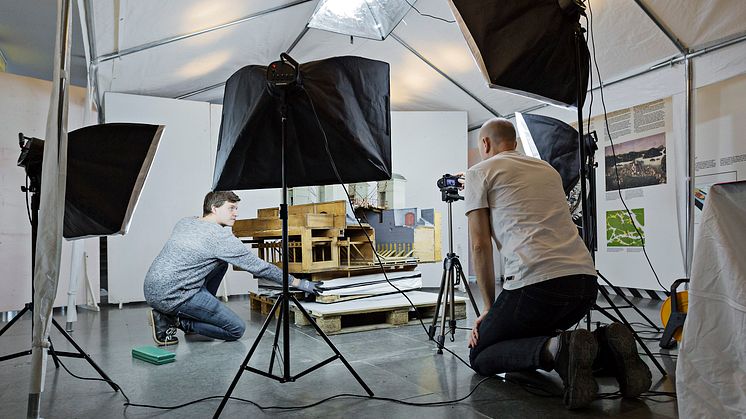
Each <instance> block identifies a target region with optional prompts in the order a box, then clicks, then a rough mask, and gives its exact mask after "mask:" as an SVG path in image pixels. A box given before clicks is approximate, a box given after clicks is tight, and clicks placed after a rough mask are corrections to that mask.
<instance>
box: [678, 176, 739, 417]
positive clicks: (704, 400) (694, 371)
mask: <svg viewBox="0 0 746 419" xmlns="http://www.w3.org/2000/svg"><path fill="white" fill-rule="evenodd" d="M744 248H746V182H738V183H734V184H729V185H715V186H713V187H712V188H710V191H709V193H708V195H707V200H706V201H705V208H704V211H703V212H702V222H701V225H700V230H699V237H698V241H697V250H696V253H695V256H694V267H693V270H692V278H691V284H690V286H689V307H688V314H687V319H686V322H685V323H684V339H683V342H682V346H681V349H680V350H679V359H678V363H677V365H676V392H677V395H678V403H679V415H680V416H681V417H682V418H732V417H743V415H744V412H746V345H745V344H744V343H745V342H746V328H745V327H744V325H746V261H744V259H743V249H744Z"/></svg>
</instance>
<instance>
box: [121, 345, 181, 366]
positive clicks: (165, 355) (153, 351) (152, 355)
mask: <svg viewBox="0 0 746 419" xmlns="http://www.w3.org/2000/svg"><path fill="white" fill-rule="evenodd" d="M132 357H133V358H136V359H139V360H142V361H146V362H150V363H151V364H155V365H162V364H168V363H170V362H174V361H175V360H176V354H175V353H173V352H169V351H166V350H163V349H161V348H156V347H155V346H140V347H138V348H132Z"/></svg>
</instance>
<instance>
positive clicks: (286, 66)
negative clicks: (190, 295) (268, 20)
mask: <svg viewBox="0 0 746 419" xmlns="http://www.w3.org/2000/svg"><path fill="white" fill-rule="evenodd" d="M280 58H281V60H280V61H276V62H274V63H272V64H270V65H269V67H267V81H268V82H269V84H270V86H271V87H274V88H277V90H278V91H279V95H280V98H281V105H280V119H281V135H280V137H281V138H280V140H281V148H282V150H281V162H282V163H281V178H282V204H281V205H280V219H281V220H282V294H281V295H280V296H279V297H278V298H277V301H275V303H274V305H273V306H272V309H271V310H270V312H269V314H267V318H266V320H264V324H263V325H262V328H261V330H260V331H259V334H258V335H257V337H256V339H255V340H254V343H253V344H252V345H251V349H250V350H249V353H248V354H247V355H246V358H244V360H243V362H242V363H241V367H240V368H239V369H238V372H237V373H236V376H235V377H234V378H233V381H232V382H231V385H230V387H228V391H227V392H226V393H225V395H224V396H223V399H222V400H221V402H220V406H218V409H217V410H216V411H215V414H214V415H213V418H217V417H219V416H220V413H221V412H222V411H223V409H224V408H225V404H226V403H227V402H228V399H229V398H230V396H231V394H232V393H233V390H234V389H235V387H236V384H238V380H239V379H240V378H241V375H242V374H243V372H244V371H249V372H253V373H254V374H258V375H261V376H263V377H267V378H271V379H273V380H277V381H279V382H280V383H287V382H293V381H295V380H297V379H298V378H300V377H302V376H304V375H306V374H308V373H310V372H312V371H315V370H317V369H319V368H321V367H323V366H324V365H326V364H328V363H330V362H332V361H334V360H336V359H339V360H340V361H342V363H343V364H344V366H345V367H346V368H347V370H348V371H350V373H351V374H352V375H353V377H355V380H357V382H358V383H359V384H360V386H361V387H363V389H364V390H365V392H366V393H368V395H369V396H373V391H371V389H370V388H369V387H368V386H367V385H366V384H365V382H364V381H363V379H362V378H360V376H359V375H358V374H357V372H356V371H355V369H354V368H352V366H351V365H350V363H349V362H347V360H346V359H345V357H344V356H343V355H342V353H341V352H339V350H338V349H337V348H336V347H335V346H334V344H333V343H332V341H331V340H329V337H328V336H326V334H325V333H324V331H322V330H321V328H320V327H319V326H318V325H317V324H316V321H315V320H314V319H313V317H311V315H310V314H308V312H307V311H306V310H305V309H304V308H303V306H302V305H301V304H300V303H299V302H298V300H297V299H296V298H295V296H293V295H292V294H290V289H289V273H288V257H287V255H288V254H289V250H288V247H289V245H288V207H287V192H288V191H287V189H288V186H287V179H286V176H285V174H286V173H285V169H286V166H285V156H286V151H287V150H286V146H287V116H288V112H287V111H288V103H287V90H288V89H289V88H290V87H292V86H295V85H297V84H298V83H299V79H300V77H299V71H298V67H299V66H298V63H297V62H296V61H295V60H293V59H292V58H291V57H290V56H289V55H287V54H285V53H283V54H281V55H280ZM290 302H292V303H293V304H294V305H295V307H296V308H297V309H298V311H300V313H301V314H302V315H303V317H305V318H306V320H307V321H308V322H309V323H310V324H311V326H313V328H314V329H316V333H318V334H319V336H321V338H322V339H323V340H324V342H326V344H327V346H329V348H331V350H332V351H333V352H334V355H333V356H331V357H329V358H327V359H325V360H323V361H321V362H319V363H318V364H316V365H313V366H311V367H309V368H307V369H305V370H303V371H302V372H300V373H298V374H296V375H292V374H291V373H290ZM278 310H279V311H280V314H279V317H278V319H277V326H276V329H275V338H274V342H273V344H272V355H271V357H270V364H269V370H268V371H262V370H259V369H256V368H254V367H251V366H249V361H250V360H251V357H252V356H253V355H254V352H255V351H256V349H257V347H258V346H259V342H260V341H261V339H262V337H263V335H264V332H266V331H267V327H268V326H269V323H270V322H271V321H272V319H273V318H274V317H275V314H276V313H277V311H278ZM296 315H297V313H296ZM280 326H282V353H281V355H282V370H283V371H282V375H276V374H273V372H272V369H273V366H274V361H275V354H276V352H277V351H278V342H277V341H278V339H279V333H278V332H279V329H280Z"/></svg>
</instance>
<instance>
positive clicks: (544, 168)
mask: <svg viewBox="0 0 746 419" xmlns="http://www.w3.org/2000/svg"><path fill="white" fill-rule="evenodd" d="M464 197H465V204H466V213H467V214H468V213H469V212H470V211H473V210H476V209H480V208H489V209H490V221H491V223H492V236H493V238H494V239H495V241H496V242H497V247H498V249H500V251H501V253H502V255H503V256H504V258H505V278H506V281H505V284H504V288H505V289H507V290H512V289H518V288H521V287H524V286H526V285H531V284H535V283H538V282H542V281H546V280H549V279H553V278H557V277H561V276H567V275H580V274H585V275H592V276H596V269H595V267H594V265H593V260H592V259H591V255H590V253H588V250H587V249H586V247H585V244H583V241H582V239H581V238H580V235H578V230H577V227H576V226H575V224H574V223H573V222H572V219H571V216H570V210H569V208H568V205H567V200H566V198H565V194H564V191H563V189H562V180H561V179H560V176H559V173H557V171H556V170H554V168H552V166H550V165H549V163H547V162H545V161H543V160H540V159H536V158H533V157H528V156H524V155H522V154H520V153H518V152H516V151H505V152H502V153H500V154H498V155H496V156H493V157H491V158H489V159H486V160H484V161H482V162H480V163H477V164H475V165H474V166H472V167H471V168H470V169H469V170H468V171H467V172H466V179H465V185H464Z"/></svg>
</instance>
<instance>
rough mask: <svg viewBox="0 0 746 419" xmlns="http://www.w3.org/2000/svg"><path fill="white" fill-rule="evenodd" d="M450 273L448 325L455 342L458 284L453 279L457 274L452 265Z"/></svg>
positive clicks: (452, 339)
mask: <svg viewBox="0 0 746 419" xmlns="http://www.w3.org/2000/svg"><path fill="white" fill-rule="evenodd" d="M450 275H451V289H450V292H451V296H450V300H451V306H450V307H449V308H450V312H449V314H448V315H449V316H450V319H449V321H448V327H449V329H450V332H451V342H453V341H455V340H456V291H455V289H456V286H455V284H454V281H453V278H454V275H455V273H454V267H451V273H450Z"/></svg>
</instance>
